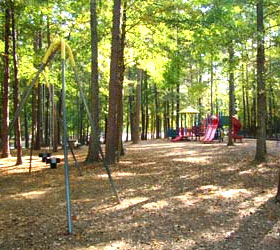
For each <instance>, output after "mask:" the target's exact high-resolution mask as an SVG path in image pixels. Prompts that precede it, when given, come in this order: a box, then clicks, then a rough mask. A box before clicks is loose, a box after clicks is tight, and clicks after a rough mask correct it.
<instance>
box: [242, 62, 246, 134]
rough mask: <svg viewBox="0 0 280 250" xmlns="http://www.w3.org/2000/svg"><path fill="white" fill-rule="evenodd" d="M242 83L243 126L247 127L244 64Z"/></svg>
mask: <svg viewBox="0 0 280 250" xmlns="http://www.w3.org/2000/svg"><path fill="white" fill-rule="evenodd" d="M241 84H242V106H243V128H244V129H247V117H246V99H245V96H246V87H245V79H244V66H243V65H242V72H241Z"/></svg>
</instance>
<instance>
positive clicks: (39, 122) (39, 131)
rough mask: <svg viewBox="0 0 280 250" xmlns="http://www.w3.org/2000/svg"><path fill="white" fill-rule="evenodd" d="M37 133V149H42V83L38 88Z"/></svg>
mask: <svg viewBox="0 0 280 250" xmlns="http://www.w3.org/2000/svg"><path fill="white" fill-rule="evenodd" d="M37 95H38V98H37V119H36V120H37V134H36V143H35V149H36V150H40V149H41V142H42V141H41V139H42V109H41V107H42V91H41V85H40V84H39V85H38V88H37Z"/></svg>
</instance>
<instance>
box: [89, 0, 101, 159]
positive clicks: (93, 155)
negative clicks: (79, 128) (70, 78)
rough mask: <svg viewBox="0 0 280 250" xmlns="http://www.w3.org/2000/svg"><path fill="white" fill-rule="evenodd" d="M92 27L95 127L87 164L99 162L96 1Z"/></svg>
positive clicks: (93, 0) (92, 6)
mask: <svg viewBox="0 0 280 250" xmlns="http://www.w3.org/2000/svg"><path fill="white" fill-rule="evenodd" d="M90 27H91V92H90V93H91V112H92V119H93V125H94V127H93V128H92V131H91V138H90V142H89V148H88V155H87V159H86V161H87V162H95V161H99V160H100V158H99V83H98V33H97V14H96V0H91V1H90Z"/></svg>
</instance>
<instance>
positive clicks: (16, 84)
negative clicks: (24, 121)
mask: <svg viewBox="0 0 280 250" xmlns="http://www.w3.org/2000/svg"><path fill="white" fill-rule="evenodd" d="M11 18H12V40H13V64H14V112H16V110H17V108H18V106H19V97H18V96H19V81H18V60H17V44H16V43H17V31H16V24H15V6H14V2H13V1H12V2H11ZM15 129H16V149H17V161H16V165H21V164H22V147H21V126H20V116H19V117H18V119H17V121H16V124H15Z"/></svg>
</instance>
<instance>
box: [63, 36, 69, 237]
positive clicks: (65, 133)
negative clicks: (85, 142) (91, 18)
mask: <svg viewBox="0 0 280 250" xmlns="http://www.w3.org/2000/svg"><path fill="white" fill-rule="evenodd" d="M63 45H64V46H63ZM61 74H62V112H63V151H64V177H65V194H66V207H67V225H68V233H69V234H71V233H72V218H71V204H70V183H69V167H68V150H67V146H68V139H67V138H68V137H67V119H66V105H65V99H66V98H65V96H66V95H65V85H66V84H65V44H64V42H63V41H61Z"/></svg>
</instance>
